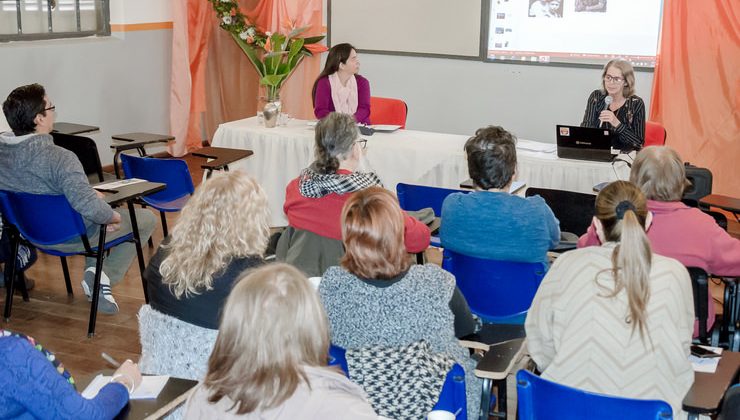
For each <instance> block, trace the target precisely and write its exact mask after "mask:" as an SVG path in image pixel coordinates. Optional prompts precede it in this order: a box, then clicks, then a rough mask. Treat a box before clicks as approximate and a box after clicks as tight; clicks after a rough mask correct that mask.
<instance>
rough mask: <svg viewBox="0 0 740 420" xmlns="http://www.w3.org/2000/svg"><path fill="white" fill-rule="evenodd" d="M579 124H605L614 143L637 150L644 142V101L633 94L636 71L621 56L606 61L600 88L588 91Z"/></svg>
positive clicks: (617, 145) (597, 126)
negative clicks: (584, 110)
mask: <svg viewBox="0 0 740 420" xmlns="http://www.w3.org/2000/svg"><path fill="white" fill-rule="evenodd" d="M581 127H593V128H599V127H603V128H608V129H609V130H611V131H612V132H613V134H614V136H615V138H616V141H615V143H614V146H615V147H619V148H621V149H622V150H625V151H627V150H639V149H640V148H642V145H643V143H644V142H645V103H644V102H643V101H642V98H640V97H639V96H637V95H635V71H634V70H633V69H632V64H630V63H629V62H628V61H625V60H622V59H619V58H617V59H614V60H611V61H609V62H608V63H606V66H604V71H603V72H602V73H601V89H596V90H595V91H593V92H591V96H589V97H588V102H587V103H586V112H585V113H584V114H583V122H581Z"/></svg>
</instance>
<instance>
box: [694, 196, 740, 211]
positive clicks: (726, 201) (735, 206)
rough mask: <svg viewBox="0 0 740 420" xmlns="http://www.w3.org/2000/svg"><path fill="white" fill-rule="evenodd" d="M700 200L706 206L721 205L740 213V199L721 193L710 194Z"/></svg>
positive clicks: (722, 207)
mask: <svg viewBox="0 0 740 420" xmlns="http://www.w3.org/2000/svg"><path fill="white" fill-rule="evenodd" d="M699 202H700V203H701V204H703V205H705V206H712V207H719V208H721V209H723V210H727V211H731V212H734V213H740V199H738V198H733V197H728V196H726V195H720V194H709V195H707V196H704V197H702V198H701V199H700V200H699Z"/></svg>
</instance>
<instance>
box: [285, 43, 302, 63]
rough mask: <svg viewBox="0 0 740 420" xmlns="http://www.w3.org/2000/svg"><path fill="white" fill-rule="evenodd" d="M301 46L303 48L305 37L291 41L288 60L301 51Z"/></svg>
mask: <svg viewBox="0 0 740 420" xmlns="http://www.w3.org/2000/svg"><path fill="white" fill-rule="evenodd" d="M301 48H303V38H298V39H294V40H293V42H291V43H290V54H288V60H292V59H293V57H295V55H296V54H298V53H299V52H301Z"/></svg>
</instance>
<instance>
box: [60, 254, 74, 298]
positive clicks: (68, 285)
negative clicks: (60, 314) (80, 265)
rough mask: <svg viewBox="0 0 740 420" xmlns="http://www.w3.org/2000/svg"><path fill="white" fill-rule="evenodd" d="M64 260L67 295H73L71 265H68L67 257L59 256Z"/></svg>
mask: <svg viewBox="0 0 740 420" xmlns="http://www.w3.org/2000/svg"><path fill="white" fill-rule="evenodd" d="M59 259H61V260H62V271H64V284H65V285H66V286H67V295H68V296H72V295H73V294H74V292H73V291H72V280H71V279H70V278H69V266H68V265H67V257H59Z"/></svg>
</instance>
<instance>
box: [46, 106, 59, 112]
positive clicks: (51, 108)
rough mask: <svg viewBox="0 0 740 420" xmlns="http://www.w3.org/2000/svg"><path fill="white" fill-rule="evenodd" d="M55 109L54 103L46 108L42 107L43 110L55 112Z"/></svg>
mask: <svg viewBox="0 0 740 420" xmlns="http://www.w3.org/2000/svg"><path fill="white" fill-rule="evenodd" d="M56 110H57V106H56V105H52V106H50V107H48V108H44V111H54V112H56Z"/></svg>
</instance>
